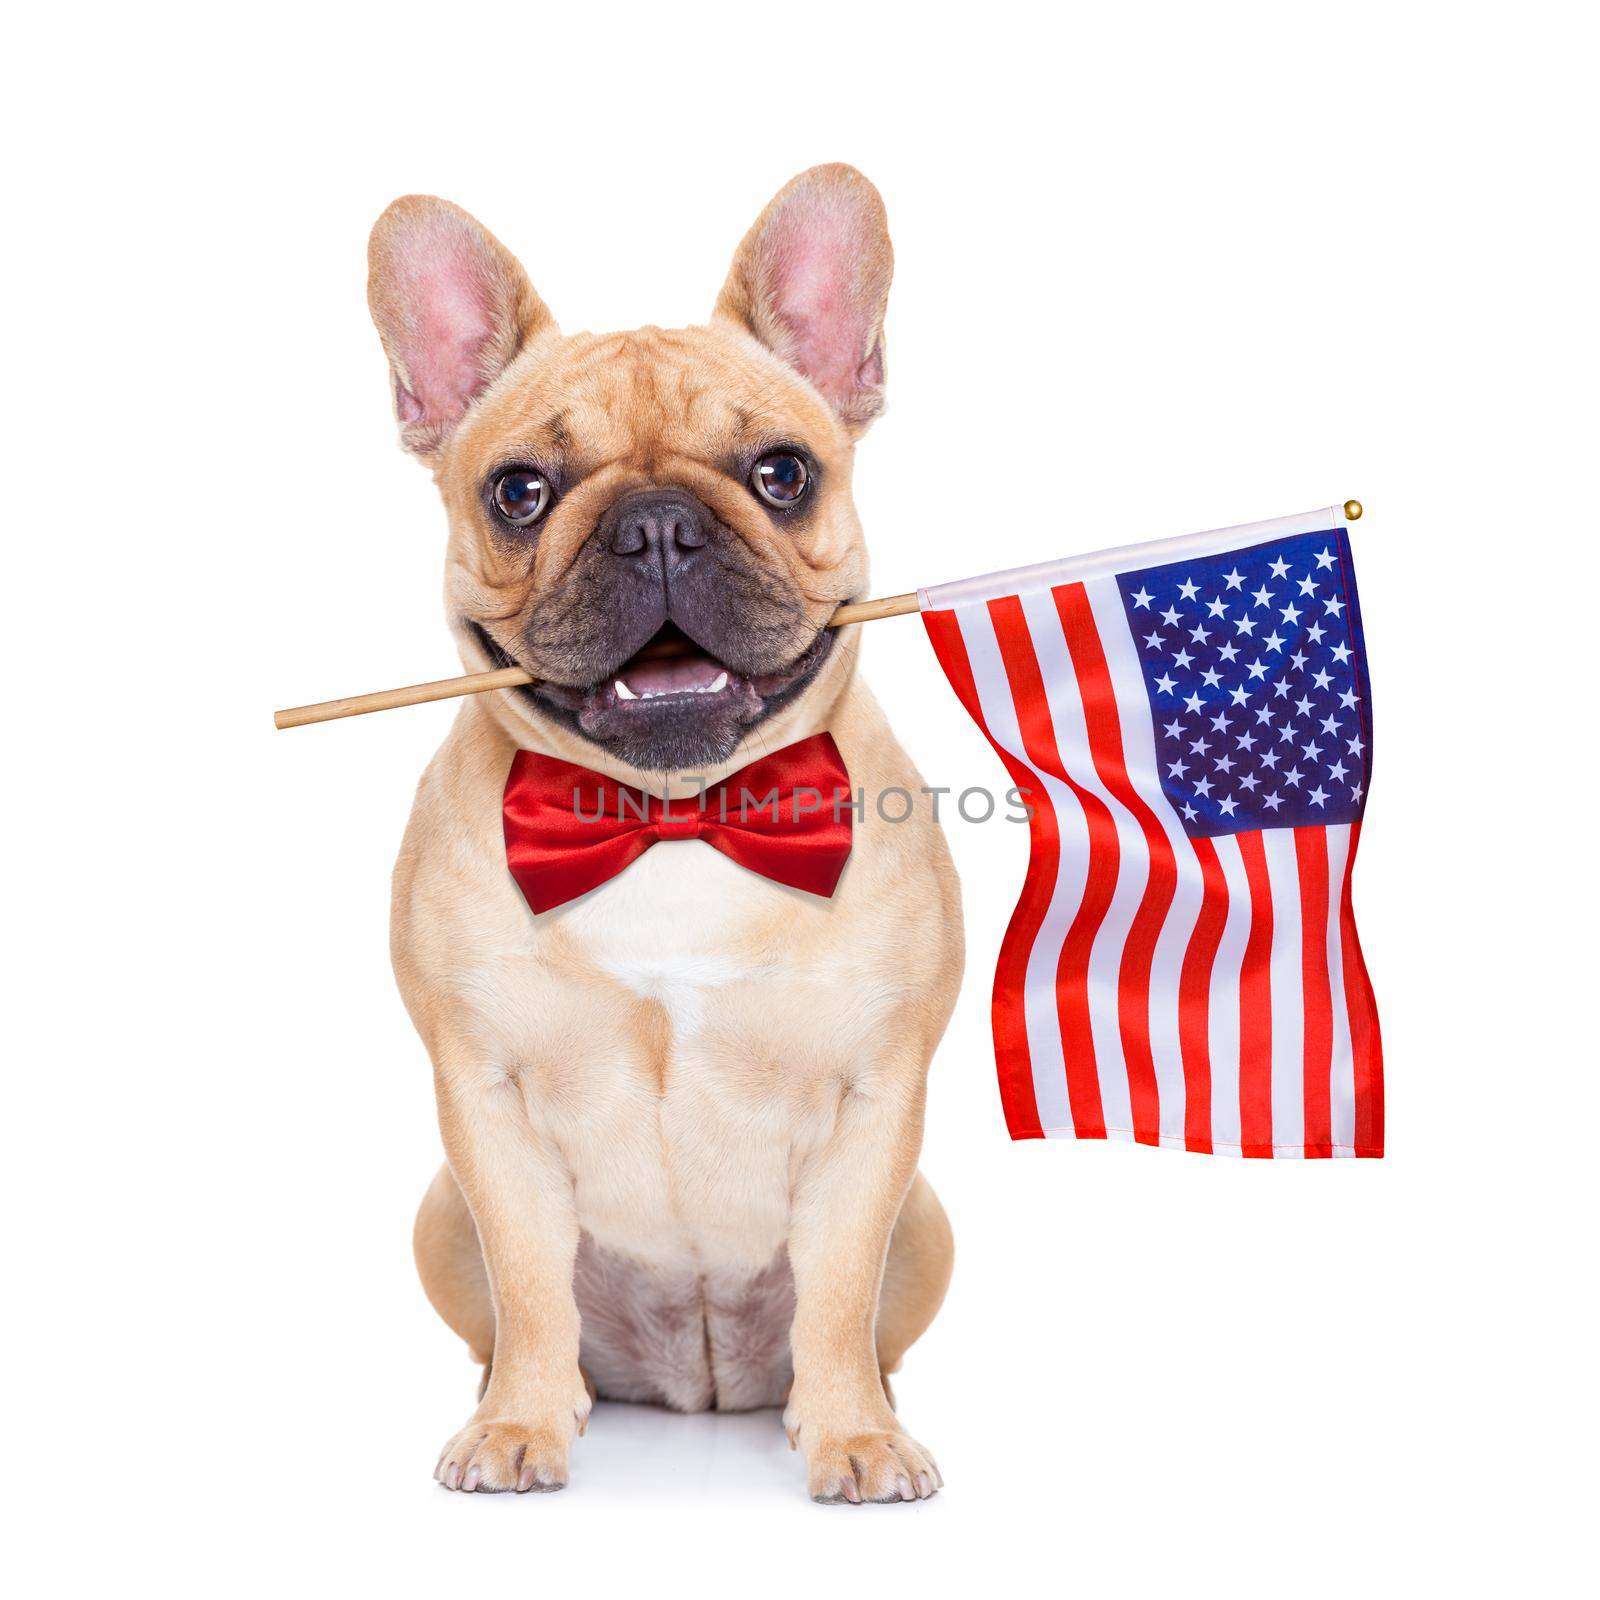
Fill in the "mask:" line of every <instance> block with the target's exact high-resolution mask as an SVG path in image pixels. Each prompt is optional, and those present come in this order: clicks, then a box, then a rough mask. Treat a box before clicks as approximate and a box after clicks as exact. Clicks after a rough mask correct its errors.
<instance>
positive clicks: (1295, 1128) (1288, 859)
mask: <svg viewBox="0 0 1600 1600" xmlns="http://www.w3.org/2000/svg"><path fill="white" fill-rule="evenodd" d="M1256 837H1257V838H1259V839H1260V840H1261V850H1262V855H1263V856H1264V858H1265V860H1266V865H1267V883H1268V886H1269V889H1270V892H1271V895H1272V956H1271V959H1270V962H1269V964H1268V970H1269V973H1270V976H1271V982H1272V1137H1271V1139H1270V1141H1269V1142H1270V1143H1271V1145H1272V1153H1273V1154H1274V1155H1278V1156H1303V1155H1304V1154H1305V1143H1306V1111H1305V1103H1306V1093H1305V1089H1306V1053H1305V986H1304V983H1303V981H1302V965H1303V962H1302V955H1301V943H1302V935H1301V930H1300V870H1299V865H1298V862H1297V861H1296V858H1295V848H1294V833H1293V830H1292V829H1289V828H1268V829H1267V830H1266V831H1265V832H1263V833H1260V834H1257V835H1256Z"/></svg>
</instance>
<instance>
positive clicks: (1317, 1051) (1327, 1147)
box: [1294, 828, 1333, 1156]
mask: <svg viewBox="0 0 1600 1600" xmlns="http://www.w3.org/2000/svg"><path fill="white" fill-rule="evenodd" d="M1294 855H1295V863H1296V865H1297V866H1298V867H1299V870H1300V981H1301V988H1302V989H1303V991H1304V993H1305V1108H1306V1133H1305V1139H1306V1154H1307V1155H1308V1156H1331V1155H1332V1154H1333V981H1332V978H1331V976H1330V974H1329V969H1328V832H1327V829H1325V828H1296V829H1295V830H1294Z"/></svg>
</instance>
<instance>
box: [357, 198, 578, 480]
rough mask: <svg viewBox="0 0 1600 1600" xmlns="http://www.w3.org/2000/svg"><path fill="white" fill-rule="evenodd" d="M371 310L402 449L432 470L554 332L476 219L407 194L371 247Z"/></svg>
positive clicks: (521, 277)
mask: <svg viewBox="0 0 1600 1600" xmlns="http://www.w3.org/2000/svg"><path fill="white" fill-rule="evenodd" d="M367 268H368V275H367V304H368V305H369V306H370V307H371V308H372V320H373V321H374V322H375V323H376V324H377V325H378V337H379V338H380V339H382V340H383V348H384V353H385V354H386V355H387V356H388V357H389V367H390V371H391V374H392V376H393V383H394V408H395V415H396V417H397V418H398V419H399V423H400V442H401V443H402V444H403V445H404V446H405V447H406V449H408V450H410V451H411V452H412V453H413V454H415V455H418V456H421V457H422V459H423V460H424V461H427V460H431V459H432V458H433V457H434V456H435V455H436V454H437V452H438V450H439V448H440V446H441V445H443V443H444V441H445V440H446V439H447V438H448V437H449V436H450V433H451V431H452V430H453V429H454V428H455V426H456V424H457V423H458V422H460V420H461V419H462V417H463V416H464V415H465V414H466V411H467V408H468V406H470V405H471V404H472V402H473V401H474V400H476V399H477V398H478V396H479V395H480V394H482V393H483V391H484V390H485V389H486V388H488V386H489V385H490V384H491V383H493V382H494V380H495V379H496V378H498V377H499V376H500V374H501V373H502V372H503V371H505V369H506V367H507V366H508V365H509V364H510V363H511V362H512V361H513V360H514V359H515V358H516V356H517V355H518V354H519V353H520V352H521V351H522V350H524V349H525V348H526V347H527V346H528V345H529V344H530V343H532V342H533V341H534V340H535V339H537V338H539V337H541V336H542V335H544V334H546V333H554V332H555V331H556V325H555V319H554V318H553V317H552V316H551V315H550V313H549V311H548V310H547V309H546V308H545V304H544V302H543V301H542V300H541V299H540V298H539V297H538V295H536V294H535V293H534V292H533V285H532V284H531V283H529V282H528V275H527V274H526V273H525V272H524V271H523V270H522V267H521V264H520V263H519V262H518V261H517V259H516V257H515V256H513V255H512V254H511V252H510V251H509V250H507V249H506V247H505V246H504V245H503V244H501V243H500V241H499V240H498V239H496V238H495V237H494V235H493V234H492V233H490V232H489V230H488V229H487V228H485V227H484V226H483V225H482V224H481V223H480V222H478V221H477V219H476V218H474V217H471V216H469V215H468V214H467V213H466V212H465V211H463V210H462V209H461V207H460V206H454V205H451V204H450V202H449V201H448V200H438V199H435V198H434V197H433V196H432V195H426V194H408V195H406V196H404V197H403V198H401V199H399V200H396V201H395V202H394V204H393V205H392V206H390V207H389V209H388V210H387V211H385V212H384V214H383V215H382V216H381V217H379V218H378V220H377V223H376V224H375V225H374V227H373V230H372V239H371V242H370V244H369V245H368V247H367Z"/></svg>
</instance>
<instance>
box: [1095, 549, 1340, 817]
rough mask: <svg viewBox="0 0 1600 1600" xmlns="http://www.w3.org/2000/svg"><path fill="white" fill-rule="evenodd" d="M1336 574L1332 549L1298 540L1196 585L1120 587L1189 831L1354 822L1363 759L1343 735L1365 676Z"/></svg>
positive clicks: (1168, 779) (1200, 578) (1169, 781)
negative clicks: (1140, 616)
mask: <svg viewBox="0 0 1600 1600" xmlns="http://www.w3.org/2000/svg"><path fill="white" fill-rule="evenodd" d="M1340 560H1341V556H1340V547H1339V546H1338V545H1337V544H1336V543H1335V542H1333V539H1332V538H1331V537H1330V536H1328V535H1312V536H1309V537H1304V536H1292V537H1291V538H1290V539H1286V540H1284V541H1283V544H1282V550H1281V552H1280V551H1277V550H1274V549H1273V548H1271V547H1270V546H1269V547H1268V548H1267V549H1266V550H1264V551H1240V552H1238V553H1236V554H1235V555H1225V556H1223V557H1222V558H1221V561H1219V562H1217V563H1215V564H1212V563H1207V564H1206V566H1205V569H1204V570H1203V571H1201V572H1200V573H1199V574H1198V575H1196V574H1195V573H1192V572H1191V573H1189V574H1187V575H1186V574H1184V572H1183V570H1182V568H1172V567H1167V568H1155V569H1152V570H1151V571H1148V572H1143V573H1136V574H1130V575H1129V576H1128V577H1127V578H1125V579H1124V582H1125V583H1126V584H1128V585H1130V586H1131V587H1128V588H1124V590H1123V596H1124V600H1123V604H1124V605H1125V607H1126V612H1127V615H1128V616H1129V617H1130V618H1133V617H1135V616H1136V614H1137V613H1140V612H1143V613H1147V615H1146V616H1145V617H1144V619H1143V620H1142V624H1138V623H1136V625H1135V626H1134V627H1133V628H1132V630H1131V632H1132V635H1133V637H1132V638H1131V639H1130V641H1129V642H1130V644H1132V645H1133V646H1134V648H1135V649H1137V650H1138V651H1139V652H1140V655H1141V658H1142V659H1143V660H1144V661H1145V662H1148V666H1147V667H1146V668H1145V669H1144V672H1143V680H1144V684H1145V686H1146V688H1147V690H1148V694H1149V699H1150V703H1151V707H1152V711H1153V713H1154V715H1153V717H1152V721H1153V723H1154V728H1153V730H1152V731H1155V732H1156V733H1157V743H1158V748H1159V752H1160V764H1159V766H1158V767H1157V771H1158V772H1159V773H1160V774H1161V781H1162V783H1163V784H1164V785H1165V786H1166V791H1167V794H1168V796H1169V797H1170V804H1171V806H1172V808H1173V810H1172V816H1173V818H1174V820H1175V821H1176V820H1181V822H1182V824H1183V826H1185V827H1186V828H1190V829H1194V828H1198V829H1199V831H1201V832H1212V831H1216V832H1220V831H1223V830H1227V831H1232V830H1234V829H1237V828H1251V827H1268V828H1282V827H1294V826H1299V825H1304V824H1307V823H1309V824H1312V825H1321V826H1326V825H1327V824H1328V823H1330V822H1338V821H1342V820H1345V819H1347V818H1351V817H1353V816H1355V815H1358V814H1359V812H1358V809H1357V807H1358V804H1359V802H1360V799H1361V795H1362V780H1363V779H1364V777H1365V773H1364V770H1363V762H1364V761H1365V754H1364V751H1365V746H1364V745H1363V743H1362V741H1361V739H1360V738H1356V739H1349V738H1347V737H1346V735H1347V732H1349V733H1357V732H1359V731H1360V730H1359V727H1352V724H1353V723H1355V722H1356V719H1357V717H1359V714H1360V713H1359V710H1358V709H1357V708H1359V706H1360V700H1361V695H1360V690H1359V678H1358V674H1359V673H1360V671H1361V667H1362V663H1361V661H1360V660H1359V659H1358V658H1359V655H1360V652H1359V650H1358V649H1357V647H1356V646H1357V641H1356V639H1355V637H1354V636H1353V632H1352V630H1351V628H1350V623H1351V621H1352V612H1351V607H1350V602H1349V601H1348V600H1347V599H1346V597H1345V585H1344V583H1343V581H1342V571H1341V566H1340ZM1222 562H1226V563H1228V564H1229V567H1231V570H1228V568H1227V567H1224V566H1223V565H1222ZM1295 569H1298V570H1295ZM1330 574H1331V576H1330ZM1302 575H1303V576H1302ZM1207 589H1209V590H1210V596H1209V597H1208V596H1207V594H1206V593H1205V591H1206V590H1207ZM1235 596H1237V597H1238V603H1237V604H1235V603H1234V597H1235ZM1258 622H1259V623H1260V624H1261V626H1260V627H1257V626H1256V624H1257V623H1258ZM1229 624H1231V626H1229ZM1269 688H1270V691H1271V692H1270V693H1269V692H1268V690H1269ZM1166 702H1170V705H1169V704H1167V703H1166ZM1252 713H1254V714H1253V715H1252ZM1351 713H1354V715H1352V714H1351ZM1230 724H1231V726H1230ZM1347 746H1348V747H1349V753H1348V754H1346V747H1347ZM1352 796H1354V798H1353V799H1352Z"/></svg>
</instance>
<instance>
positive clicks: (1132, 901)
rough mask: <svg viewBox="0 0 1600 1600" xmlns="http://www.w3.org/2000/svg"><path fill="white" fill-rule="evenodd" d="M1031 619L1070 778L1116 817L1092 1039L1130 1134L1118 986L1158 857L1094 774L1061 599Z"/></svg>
mask: <svg viewBox="0 0 1600 1600" xmlns="http://www.w3.org/2000/svg"><path fill="white" fill-rule="evenodd" d="M1022 610H1023V615H1024V616H1025V617H1026V618H1027V621H1028V632H1029V634H1030V635H1031V637H1032V639H1033V652H1034V654H1035V655H1036V656H1037V657H1038V660H1039V672H1040V675H1041V676H1042V677H1043V679H1044V689H1045V698H1046V699H1047V700H1048V701H1049V702H1050V717H1051V720H1052V721H1053V722H1054V723H1055V729H1056V748H1057V750H1059V751H1060V752H1061V764H1062V768H1063V770H1064V771H1067V772H1070V773H1071V774H1072V775H1073V777H1074V778H1075V779H1076V780H1077V781H1078V783H1079V784H1080V785H1081V786H1082V787H1083V788H1084V789H1086V790H1087V791H1088V792H1089V793H1090V794H1092V795H1095V796H1097V797H1098V798H1099V799H1101V800H1103V801H1104V802H1105V803H1106V806H1107V807H1108V808H1109V809H1110V812H1111V820H1112V826H1113V827H1114V828H1115V829H1116V833H1117V845H1118V852H1117V883H1116V888H1115V890H1114V891H1113V892H1112V895H1111V904H1110V905H1108V906H1107V907H1106V914H1105V917H1104V919H1103V920H1102V921H1101V923H1100V927H1099V930H1098V931H1097V932H1096V934H1095V936H1094V944H1093V946H1092V947H1091V949H1090V951H1089V1031H1090V1033H1091V1034H1092V1035H1093V1038H1094V1059H1095V1066H1096V1068H1097V1069H1098V1071H1099V1076H1100V1106H1101V1110H1102V1111H1103V1112H1104V1113H1105V1119H1106V1129H1107V1131H1108V1132H1109V1131H1111V1130H1112V1129H1117V1130H1121V1131H1126V1132H1130V1133H1131V1131H1132V1129H1133V1103H1132V1097H1131V1095H1130V1094H1129V1090H1128V1064H1127V1061H1126V1059H1125V1058H1124V1056H1123V1054H1122V1024H1121V1021H1120V1019H1119V1017H1118V1007H1117V982H1118V978H1119V976H1120V974H1121V971H1122V949H1123V946H1124V945H1125V944H1126V943H1127V942H1128V929H1129V928H1130V927H1131V926H1132V924H1133V919H1134V916H1135V915H1136V914H1137V912H1138V910H1139V901H1140V900H1141V899H1142V898H1143V896H1144V888H1145V884H1146V882H1147V881H1148V880H1149V877H1150V852H1149V850H1148V848H1147V847H1146V845H1145V842H1144V834H1143V833H1142V832H1141V831H1140V829H1139V825H1138V823H1137V822H1136V821H1135V820H1134V818H1133V816H1132V814H1131V813H1130V812H1129V810H1128V808H1127V807H1126V806H1125V805H1123V804H1122V803H1121V801H1119V800H1117V799H1116V798H1115V797H1114V796H1113V795H1112V793H1111V791H1110V790H1109V789H1107V788H1106V786H1105V784H1103V783H1102V782H1101V781H1100V774H1099V773H1098V772H1096V771H1095V769H1094V757H1093V756H1092V755H1091V753H1090V750H1089V730H1088V726H1087V724H1086V723H1085V721H1084V714H1083V699H1082V696H1081V694H1080V693H1079V688H1078V676H1077V673H1076V672H1075V671H1074V670H1073V666H1072V656H1071V654H1070V653H1069V652H1068V650H1067V639H1066V635H1065V634H1064V633H1063V632H1062V629H1061V613H1060V612H1059V611H1057V610H1056V602H1055V596H1054V595H1052V594H1049V593H1048V592H1044V593H1037V594H1030V595H1025V596H1024V597H1023V600H1022Z"/></svg>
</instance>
